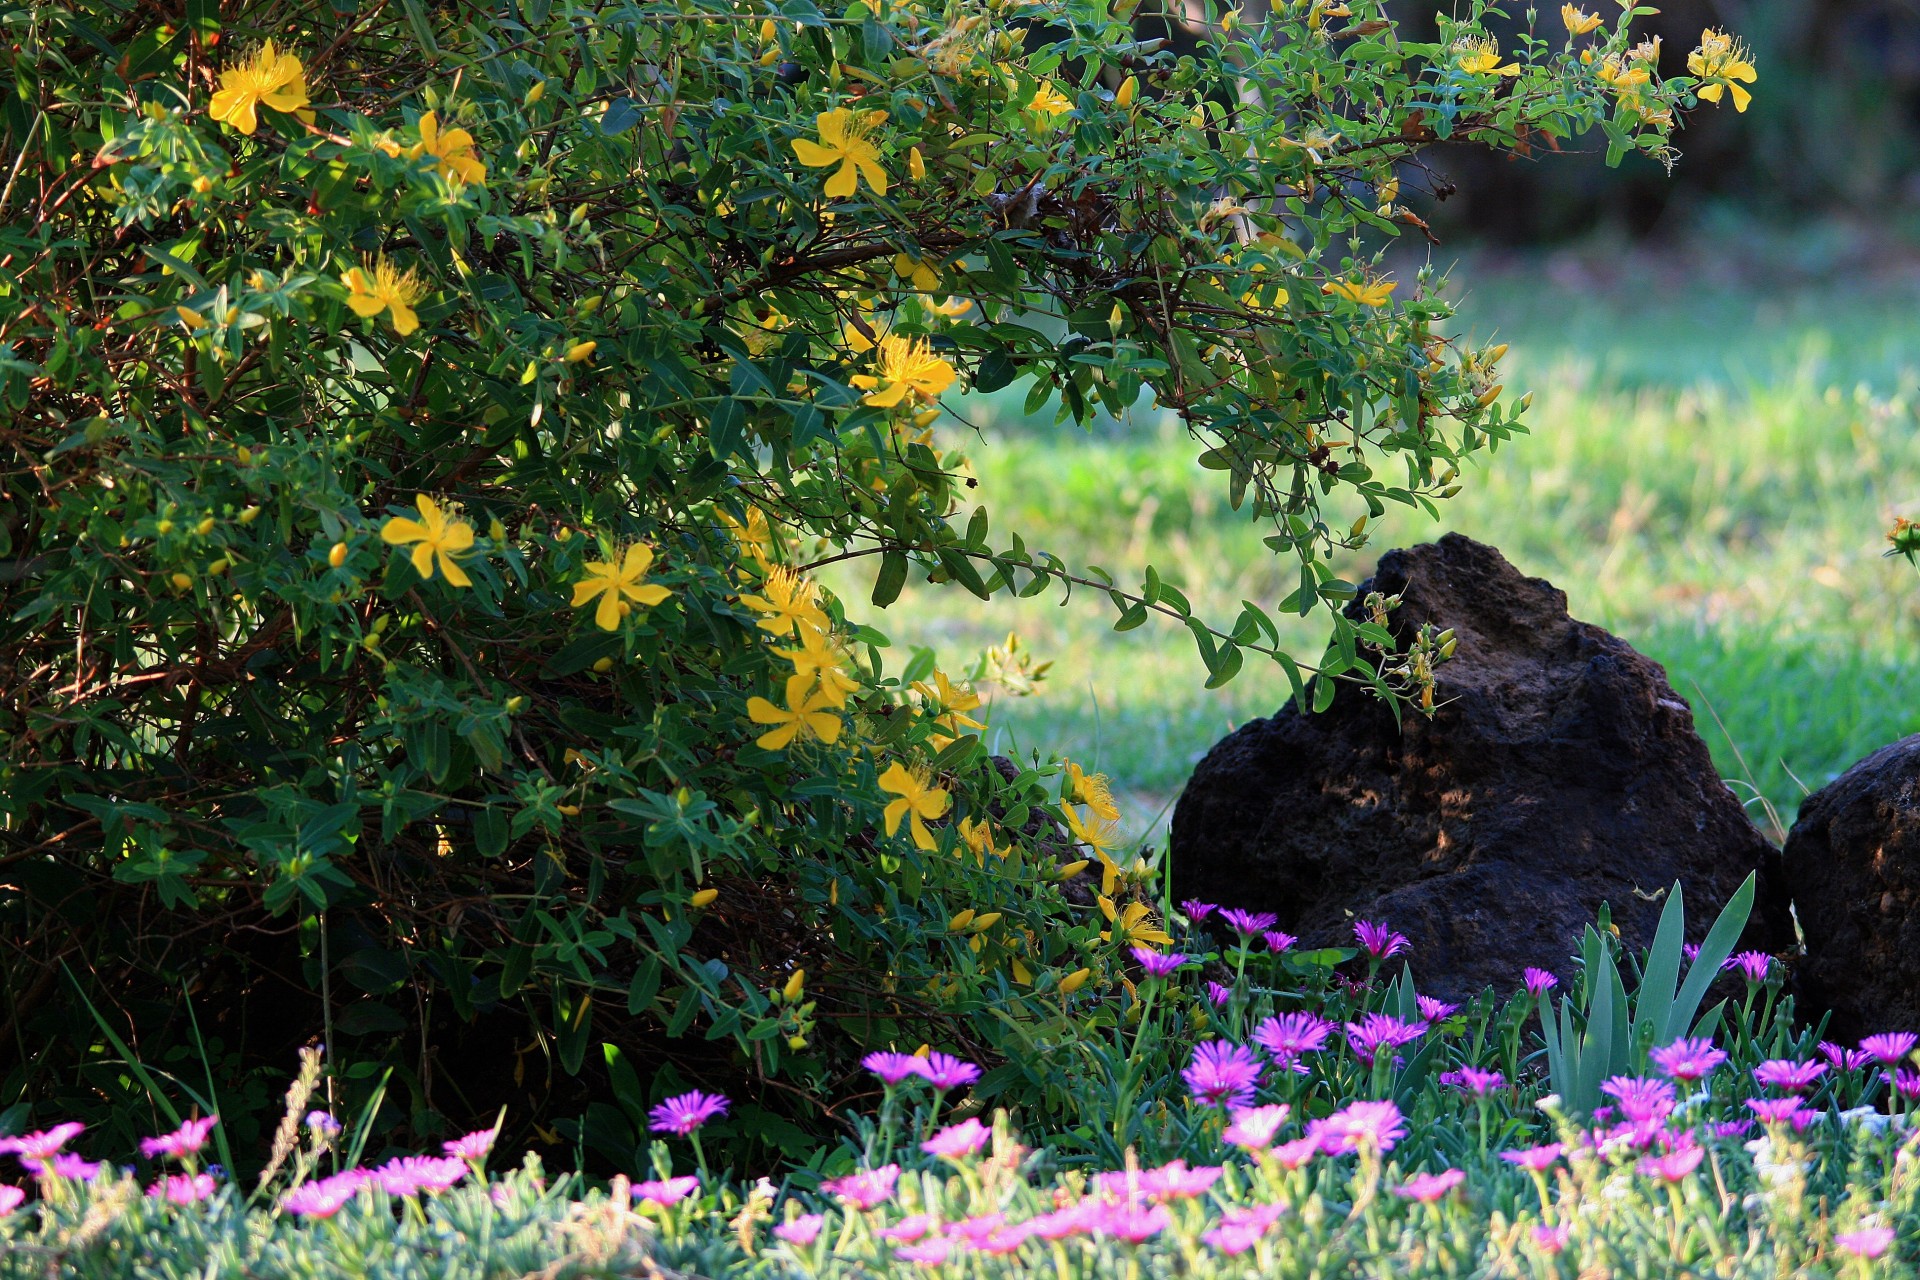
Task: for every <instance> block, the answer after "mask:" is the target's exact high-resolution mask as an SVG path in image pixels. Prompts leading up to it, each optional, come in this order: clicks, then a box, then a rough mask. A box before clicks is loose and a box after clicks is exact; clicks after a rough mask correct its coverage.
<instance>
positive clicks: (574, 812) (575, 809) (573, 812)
mask: <svg viewBox="0 0 1920 1280" xmlns="http://www.w3.org/2000/svg"><path fill="white" fill-rule="evenodd" d="M553 807H554V809H556V810H557V811H558V812H559V813H560V814H561V816H563V817H567V818H577V817H579V816H580V806H579V805H577V804H557V805H555V806H553ZM710 892H712V893H714V894H715V896H718V894H719V891H718V890H717V889H716V890H711V891H710ZM694 905H695V906H700V905H702V904H700V903H698V902H696V903H694Z"/></svg>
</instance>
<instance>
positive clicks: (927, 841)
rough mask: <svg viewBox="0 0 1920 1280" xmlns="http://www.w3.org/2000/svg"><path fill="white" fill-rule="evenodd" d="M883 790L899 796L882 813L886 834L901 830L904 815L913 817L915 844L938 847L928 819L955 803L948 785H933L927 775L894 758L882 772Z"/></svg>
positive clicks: (881, 787)
mask: <svg viewBox="0 0 1920 1280" xmlns="http://www.w3.org/2000/svg"><path fill="white" fill-rule="evenodd" d="M880 789H881V790H882V791H885V792H887V793H888V794H889V795H895V796H898V797H900V798H899V799H898V800H894V801H892V802H891V803H889V804H888V805H887V808H886V813H885V814H884V815H883V816H884V818H885V821H886V828H887V834H888V835H892V834H893V833H894V832H896V831H898V830H899V829H900V820H901V819H902V818H910V819H911V822H910V826H911V827H912V830H913V843H914V844H915V845H917V846H918V847H920V848H922V849H934V848H937V847H938V846H937V844H936V843H935V841H934V838H933V833H932V832H930V831H928V830H927V822H928V820H930V819H933V818H938V817H940V816H941V815H943V814H944V813H946V811H947V807H948V805H950V804H951V803H952V802H953V797H951V796H950V795H948V794H947V791H946V788H944V787H936V786H933V785H931V784H930V783H929V781H928V779H927V776H926V775H925V774H923V773H921V772H919V771H918V770H911V771H910V770H908V768H907V767H906V766H905V765H903V764H901V763H900V762H899V761H898V760H895V761H894V762H893V764H892V765H890V766H889V767H888V768H887V771H886V772H885V773H883V774H881V775H880Z"/></svg>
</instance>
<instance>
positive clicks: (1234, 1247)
mask: <svg viewBox="0 0 1920 1280" xmlns="http://www.w3.org/2000/svg"><path fill="white" fill-rule="evenodd" d="M1285 1212H1286V1206H1284V1205H1278V1204H1254V1205H1246V1206H1244V1207H1240V1206H1236V1207H1234V1208H1231V1209H1228V1210H1227V1211H1226V1212H1224V1213H1222V1214H1221V1215H1220V1221H1219V1223H1218V1224H1217V1225H1215V1226H1214V1227H1212V1228H1210V1229H1208V1230H1206V1231H1203V1232H1201V1233H1200V1238H1201V1239H1202V1240H1204V1241H1205V1242H1206V1243H1207V1244H1210V1245H1212V1246H1213V1247H1214V1248H1215V1249H1218V1250H1219V1251H1220V1252H1221V1253H1224V1254H1226V1255H1228V1256H1229V1257H1232V1256H1235V1255H1238V1254H1242V1253H1245V1252H1246V1251H1247V1250H1249V1249H1251V1248H1253V1247H1254V1246H1255V1245H1256V1244H1259V1243H1260V1237H1262V1236H1264V1235H1265V1234H1266V1233H1267V1229H1268V1228H1269V1227H1271V1226H1273V1224H1274V1223H1275V1222H1277V1221H1279V1219H1280V1215H1281V1214H1283V1213H1285Z"/></svg>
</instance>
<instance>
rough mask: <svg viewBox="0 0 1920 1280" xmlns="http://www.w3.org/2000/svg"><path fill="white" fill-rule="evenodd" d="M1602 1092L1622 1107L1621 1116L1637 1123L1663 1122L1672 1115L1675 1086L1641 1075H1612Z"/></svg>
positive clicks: (1601, 1088)
mask: <svg viewBox="0 0 1920 1280" xmlns="http://www.w3.org/2000/svg"><path fill="white" fill-rule="evenodd" d="M1600 1092H1602V1093H1604V1094H1606V1095H1607V1096H1608V1097H1609V1098H1612V1099H1613V1100H1614V1101H1615V1102H1617V1103H1619V1104H1620V1114H1621V1115H1622V1116H1624V1117H1626V1118H1627V1119H1628V1120H1630V1121H1633V1122H1634V1123H1636V1124H1638V1123H1643V1122H1649V1121H1650V1122H1654V1123H1659V1122H1661V1121H1664V1120H1665V1119H1666V1118H1667V1117H1668V1116H1669V1115H1671V1114H1673V1108H1674V1093H1673V1086H1672V1085H1670V1084H1668V1083H1667V1082H1666V1081H1665V1080H1653V1079H1649V1078H1646V1077H1642V1076H1613V1077H1611V1078H1610V1079H1608V1080H1607V1081H1606V1082H1605V1083H1604V1084H1602V1085H1601V1086H1600Z"/></svg>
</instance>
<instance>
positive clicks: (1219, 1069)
mask: <svg viewBox="0 0 1920 1280" xmlns="http://www.w3.org/2000/svg"><path fill="white" fill-rule="evenodd" d="M1265 1070H1266V1067H1265V1066H1263V1065H1262V1064H1261V1062H1260V1059H1259V1058H1257V1057H1255V1056H1254V1053H1253V1050H1251V1049H1249V1048H1247V1047H1246V1046H1245V1045H1239V1044H1229V1043H1228V1042H1227V1041H1225V1040H1208V1041H1205V1042H1204V1043H1202V1044H1197V1045H1195V1046H1194V1047H1193V1058H1192V1060H1191V1061H1190V1062H1189V1063H1188V1064H1187V1067H1186V1069H1185V1070H1184V1071H1182V1072H1181V1073H1180V1078H1181V1079H1182V1080H1185V1081H1186V1082H1187V1092H1188V1093H1190V1094H1192V1095H1193V1100H1194V1101H1195V1102H1198V1103H1202V1104H1204V1105H1206V1106H1210V1107H1244V1106H1246V1105H1247V1104H1248V1103H1250V1102H1252V1101H1253V1091H1254V1088H1255V1087H1256V1086H1257V1085H1258V1084H1259V1083H1260V1076H1261V1073H1262V1072H1264V1071H1265Z"/></svg>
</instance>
